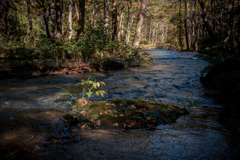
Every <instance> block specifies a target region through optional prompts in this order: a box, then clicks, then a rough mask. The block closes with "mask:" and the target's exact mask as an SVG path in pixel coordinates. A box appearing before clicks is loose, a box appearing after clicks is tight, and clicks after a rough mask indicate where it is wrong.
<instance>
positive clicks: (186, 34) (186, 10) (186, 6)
mask: <svg viewBox="0 0 240 160" xmlns="http://www.w3.org/2000/svg"><path fill="white" fill-rule="evenodd" d="M187 19H188V0H185V20H184V26H185V38H186V47H187V50H189V39H188V26H187Z"/></svg>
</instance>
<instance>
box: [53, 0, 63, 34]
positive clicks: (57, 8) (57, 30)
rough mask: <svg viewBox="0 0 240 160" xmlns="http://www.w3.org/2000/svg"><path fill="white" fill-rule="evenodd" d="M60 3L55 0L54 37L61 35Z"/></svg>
mask: <svg viewBox="0 0 240 160" xmlns="http://www.w3.org/2000/svg"><path fill="white" fill-rule="evenodd" d="M61 12H62V11H61V4H60V0H55V16H56V25H55V27H56V28H55V37H56V38H60V37H61V36H62V14H61Z"/></svg>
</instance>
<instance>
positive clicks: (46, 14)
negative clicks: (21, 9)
mask: <svg viewBox="0 0 240 160" xmlns="http://www.w3.org/2000/svg"><path fill="white" fill-rule="evenodd" d="M40 5H41V6H42V7H44V9H43V11H41V15H42V19H43V22H44V25H45V30H46V34H47V37H48V38H50V37H51V35H50V31H49V24H48V18H49V7H48V6H47V5H46V4H45V3H44V0H41V4H40Z"/></svg>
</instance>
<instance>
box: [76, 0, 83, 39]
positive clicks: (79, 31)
mask: <svg viewBox="0 0 240 160" xmlns="http://www.w3.org/2000/svg"><path fill="white" fill-rule="evenodd" d="M79 10H80V16H79V21H78V31H77V35H78V36H79V35H80V33H82V32H83V31H84V25H85V0H79Z"/></svg>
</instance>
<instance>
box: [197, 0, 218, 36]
mask: <svg viewBox="0 0 240 160" xmlns="http://www.w3.org/2000/svg"><path fill="white" fill-rule="evenodd" d="M198 2H199V4H200V6H201V9H202V20H203V23H204V26H205V27H206V29H207V32H208V35H209V36H210V38H211V39H212V40H214V39H215V36H214V32H213V30H212V28H211V26H210V24H209V22H208V19H207V13H206V7H205V4H204V2H203V0H198Z"/></svg>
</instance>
